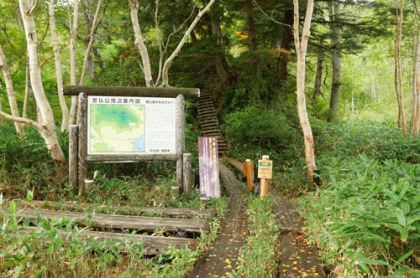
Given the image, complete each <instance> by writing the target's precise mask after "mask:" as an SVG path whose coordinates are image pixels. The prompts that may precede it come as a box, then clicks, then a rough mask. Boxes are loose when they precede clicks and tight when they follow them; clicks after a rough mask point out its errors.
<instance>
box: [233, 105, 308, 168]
mask: <svg viewBox="0 0 420 278" xmlns="http://www.w3.org/2000/svg"><path fill="white" fill-rule="evenodd" d="M225 132H226V139H227V140H228V141H229V143H230V144H231V146H232V147H233V148H231V149H233V151H234V152H235V156H236V157H237V158H239V159H246V158H252V159H253V158H256V157H260V156H261V155H263V154H269V155H270V156H271V157H272V158H273V159H275V160H284V159H293V158H296V157H298V156H299V154H300V153H299V152H296V150H299V149H302V147H301V146H300V144H299V143H300V142H301V141H302V137H301V135H300V132H299V131H298V130H297V128H296V127H295V126H293V125H292V124H291V123H290V121H289V119H287V118H286V115H285V114H284V113H282V111H281V110H280V109H277V110H276V109H265V108H264V107H258V106H247V107H245V108H244V109H242V110H239V111H237V112H234V113H231V114H229V115H227V116H226V120H225ZM244 155H246V156H247V157H244Z"/></svg>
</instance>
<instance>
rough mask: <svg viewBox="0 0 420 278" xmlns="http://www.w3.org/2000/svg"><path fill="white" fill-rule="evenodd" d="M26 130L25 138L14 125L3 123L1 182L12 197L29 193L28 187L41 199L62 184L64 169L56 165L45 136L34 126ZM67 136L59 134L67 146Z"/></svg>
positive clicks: (60, 139) (63, 143) (61, 140)
mask: <svg viewBox="0 0 420 278" xmlns="http://www.w3.org/2000/svg"><path fill="white" fill-rule="evenodd" d="M25 132H26V138H25V139H22V138H20V137H19V135H18V134H16V132H15V129H14V125H13V124H10V123H7V124H5V125H2V126H0V165H1V168H0V180H2V182H1V184H0V185H2V187H4V189H3V190H7V191H8V193H10V194H11V195H9V197H11V196H13V195H14V196H16V195H17V194H26V190H28V189H29V190H32V191H34V193H35V194H37V195H38V196H37V198H38V197H39V195H41V196H46V195H48V194H50V193H52V191H54V190H55V189H58V188H60V187H61V186H60V184H61V183H62V182H63V178H64V177H63V175H61V169H58V168H56V167H55V165H54V162H53V160H52V158H51V156H50V155H49V153H48V150H47V147H46V145H45V142H44V140H43V139H42V138H41V136H40V135H39V134H38V133H37V132H36V131H35V130H33V129H31V128H27V129H25ZM66 136H67V135H66V134H64V133H62V134H59V141H60V144H62V146H63V147H64V149H67V148H65V146H66V144H67V145H68V143H67V142H68V141H67V139H66ZM65 152H66V151H65ZM57 177H63V178H57Z"/></svg>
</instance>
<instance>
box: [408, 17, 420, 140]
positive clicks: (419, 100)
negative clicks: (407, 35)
mask: <svg viewBox="0 0 420 278" xmlns="http://www.w3.org/2000/svg"><path fill="white" fill-rule="evenodd" d="M415 41H416V42H415V51H414V62H413V80H412V85H411V87H412V90H413V113H412V115H411V122H410V134H411V135H414V134H418V133H419V128H420V96H419V93H420V80H419V79H420V77H419V67H420V24H417V39H416V40H415Z"/></svg>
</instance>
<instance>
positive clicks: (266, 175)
mask: <svg viewBox="0 0 420 278" xmlns="http://www.w3.org/2000/svg"><path fill="white" fill-rule="evenodd" d="M272 174H273V161H272V160H258V177H259V178H260V179H271V178H272Z"/></svg>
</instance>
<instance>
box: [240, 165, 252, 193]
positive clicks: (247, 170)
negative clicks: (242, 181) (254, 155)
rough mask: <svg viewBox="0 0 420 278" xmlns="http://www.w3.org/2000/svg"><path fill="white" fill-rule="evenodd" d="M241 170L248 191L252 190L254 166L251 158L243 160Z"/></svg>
mask: <svg viewBox="0 0 420 278" xmlns="http://www.w3.org/2000/svg"><path fill="white" fill-rule="evenodd" d="M242 168H243V170H242V172H243V173H244V176H245V177H246V185H247V186H248V191H249V192H252V191H253V190H254V183H253V181H252V179H253V178H254V166H253V164H252V161H251V159H247V160H245V162H244V164H243V165H242Z"/></svg>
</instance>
